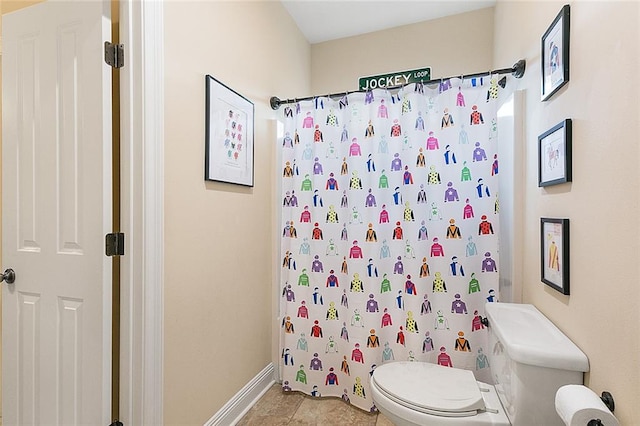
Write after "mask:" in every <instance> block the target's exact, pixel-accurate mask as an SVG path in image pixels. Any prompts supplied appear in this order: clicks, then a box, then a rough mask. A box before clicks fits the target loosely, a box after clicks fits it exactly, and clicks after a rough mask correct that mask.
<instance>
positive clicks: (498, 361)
mask: <svg viewBox="0 0 640 426" xmlns="http://www.w3.org/2000/svg"><path fill="white" fill-rule="evenodd" d="M485 313H486V316H487V320H488V323H489V326H488V331H489V346H488V348H489V349H488V350H487V352H488V353H487V357H488V358H489V366H490V368H491V375H492V377H493V380H494V381H495V384H487V383H483V382H479V381H476V380H475V377H474V375H473V372H471V371H468V370H462V369H457V368H450V367H443V366H440V365H436V364H431V363H425V362H408V361H407V362H389V363H385V364H383V365H380V366H378V367H377V368H376V369H375V371H374V372H373V375H372V376H371V379H370V380H371V394H372V398H373V401H374V403H375V405H376V407H377V408H378V410H379V411H380V412H381V413H382V414H384V415H385V416H386V417H387V418H388V419H389V420H391V421H392V422H393V423H394V424H395V425H396V426H405V425H407V426H408V425H420V426H422V425H435V426H437V425H515V426H529V425H545V426H553V425H558V426H562V425H564V423H563V421H562V420H561V419H560V417H559V416H558V414H557V413H556V410H555V395H556V391H557V390H558V389H559V388H560V387H561V386H564V385H568V384H582V382H583V375H584V373H585V372H587V371H589V360H588V359H587V356H586V355H585V354H584V353H583V352H582V351H581V350H580V349H579V348H578V347H577V346H576V345H575V344H574V343H573V342H571V340H569V338H568V337H567V336H565V335H564V334H563V333H562V332H561V331H560V330H559V329H558V328H557V327H556V326H555V325H554V324H553V323H552V322H551V321H549V320H548V319H547V318H546V317H545V316H544V315H543V314H542V313H541V312H540V311H538V309H536V308H535V306H533V305H527V304H515V303H487V305H486V307H485Z"/></svg>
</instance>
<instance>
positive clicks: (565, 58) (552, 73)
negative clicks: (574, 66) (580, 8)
mask: <svg viewBox="0 0 640 426" xmlns="http://www.w3.org/2000/svg"><path fill="white" fill-rule="evenodd" d="M570 12H571V10H570V7H569V5H568V4H565V5H564V6H563V7H562V10H560V12H559V13H558V15H557V16H556V18H555V19H554V20H553V22H552V23H551V25H550V26H549V28H548V29H547V31H545V33H544V35H543V36H542V43H541V45H542V54H541V58H542V60H541V63H542V101H547V100H549V99H550V98H551V97H552V96H553V95H554V94H555V93H556V92H557V91H558V90H560V88H561V87H562V86H564V85H565V84H567V83H568V82H569V27H570V21H571V19H570V16H571V13H570Z"/></svg>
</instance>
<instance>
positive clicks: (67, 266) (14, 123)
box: [2, 0, 112, 426]
mask: <svg viewBox="0 0 640 426" xmlns="http://www.w3.org/2000/svg"><path fill="white" fill-rule="evenodd" d="M109 7H110V6H109V3H108V2H107V3H104V2H102V1H94V0H88V1H74V2H70V1H56V0H50V1H47V2H44V3H40V4H37V5H35V6H30V7H28V8H26V9H22V10H19V11H16V12H13V13H10V14H8V15H5V16H4V17H3V27H2V28H3V34H2V44H3V52H2V88H3V98H2V102H3V104H2V105H3V117H2V119H3V135H2V220H3V221H2V231H3V232H2V255H3V258H2V270H4V269H5V268H12V269H14V270H15V273H16V280H15V283H14V284H11V285H7V284H2V339H3V341H2V382H3V383H2V396H3V401H2V402H3V410H2V413H3V419H2V423H3V424H4V425H20V426H23V425H37V424H42V425H44V424H56V425H65V426H66V425H92V426H99V425H107V424H109V423H110V418H109V417H110V416H109V413H110V403H111V402H110V397H111V393H110V392H111V260H110V258H107V257H106V256H105V254H104V236H105V234H106V233H107V232H109V230H110V228H111V196H112V193H111V186H112V184H111V127H110V126H111V124H110V123H111V71H110V68H109V67H108V66H107V65H106V64H105V63H104V59H103V57H104V55H103V49H104V47H103V43H104V41H105V40H109V39H110V37H109V34H110V19H109Z"/></svg>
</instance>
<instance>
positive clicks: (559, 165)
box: [538, 118, 572, 187]
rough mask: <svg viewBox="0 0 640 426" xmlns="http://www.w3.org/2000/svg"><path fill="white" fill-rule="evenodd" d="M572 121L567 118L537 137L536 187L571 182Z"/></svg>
mask: <svg viewBox="0 0 640 426" xmlns="http://www.w3.org/2000/svg"><path fill="white" fill-rule="evenodd" d="M571 150H572V121H571V119H570V118H567V119H565V120H563V121H561V122H560V123H558V124H556V125H555V126H553V127H552V128H550V129H549V130H547V131H546V132H544V133H542V134H541V135H540V136H538V186H539V187H544V186H551V185H558V184H561V183H565V182H571V181H572V176H571Z"/></svg>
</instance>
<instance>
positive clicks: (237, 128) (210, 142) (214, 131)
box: [204, 75, 254, 186]
mask: <svg viewBox="0 0 640 426" xmlns="http://www.w3.org/2000/svg"><path fill="white" fill-rule="evenodd" d="M205 87H206V116H205V123H206V127H205V160H204V178H205V180H210V181H219V182H226V183H234V184H237V185H244V186H253V115H254V105H253V102H251V101H250V100H248V99H247V98H245V97H244V96H242V95H241V94H239V93H238V92H236V91H235V90H233V89H230V88H229V87H227V86H225V85H224V84H223V83H221V82H220V81H218V80H216V79H215V78H213V77H212V76H210V75H207V76H206V77H205Z"/></svg>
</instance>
